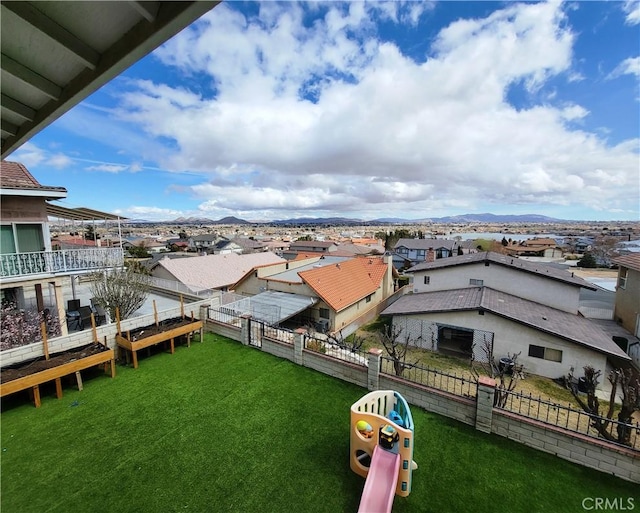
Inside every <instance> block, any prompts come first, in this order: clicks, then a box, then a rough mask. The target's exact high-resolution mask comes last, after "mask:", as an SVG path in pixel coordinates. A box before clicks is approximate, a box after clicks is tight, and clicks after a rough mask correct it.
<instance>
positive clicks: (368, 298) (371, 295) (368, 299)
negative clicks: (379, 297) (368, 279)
mask: <svg viewBox="0 0 640 513" xmlns="http://www.w3.org/2000/svg"><path fill="white" fill-rule="evenodd" d="M372 297H373V294H369V295H368V296H367V300H366V302H367V303H371V298H372Z"/></svg>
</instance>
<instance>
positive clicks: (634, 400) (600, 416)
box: [565, 365, 640, 445]
mask: <svg viewBox="0 0 640 513" xmlns="http://www.w3.org/2000/svg"><path fill="white" fill-rule="evenodd" d="M583 370H584V387H585V393H586V395H587V397H586V401H585V400H584V398H583V397H581V396H580V395H579V391H578V385H577V383H578V382H577V381H576V380H575V379H574V377H573V373H572V372H570V373H569V374H568V375H567V377H566V379H565V383H566V385H567V387H568V388H569V390H570V391H571V395H573V397H574V398H575V400H576V401H577V402H578V404H579V405H580V407H581V408H582V409H583V410H584V411H585V412H587V413H588V414H589V415H590V416H591V426H592V427H593V428H594V429H595V430H596V431H597V432H598V434H599V435H600V436H601V437H602V438H604V439H605V440H610V441H612V442H618V443H620V444H624V445H631V431H632V429H633V427H632V425H631V422H632V417H633V414H634V413H635V412H636V411H640V380H639V379H638V378H635V377H634V376H633V373H632V372H631V369H614V370H612V371H611V372H610V373H609V376H608V378H609V383H611V395H610V396H609V409H608V410H607V412H606V414H605V413H604V412H603V413H601V412H600V401H599V400H598V397H597V396H596V387H597V386H598V383H599V378H600V376H601V374H602V371H600V370H599V369H598V370H596V369H594V368H593V367H592V366H591V365H587V366H586V367H583ZM618 389H620V391H621V392H622V405H621V407H620V411H619V412H618V419H617V420H618V425H617V427H616V432H615V434H614V433H613V431H612V430H610V429H609V424H611V420H612V419H613V415H614V412H615V401H616V397H617V393H618Z"/></svg>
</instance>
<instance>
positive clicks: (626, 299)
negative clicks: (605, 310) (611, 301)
mask: <svg viewBox="0 0 640 513" xmlns="http://www.w3.org/2000/svg"><path fill="white" fill-rule="evenodd" d="M613 263H614V264H616V265H617V266H618V283H617V287H616V299H615V306H614V310H613V317H614V319H615V320H616V321H617V322H618V323H620V324H621V325H622V326H623V327H624V328H625V329H626V330H627V331H628V332H629V333H633V334H634V335H635V336H636V337H639V338H640V253H629V254H627V255H623V256H620V257H618V258H615V259H614V260H613Z"/></svg>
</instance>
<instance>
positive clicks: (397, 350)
mask: <svg viewBox="0 0 640 513" xmlns="http://www.w3.org/2000/svg"><path fill="white" fill-rule="evenodd" d="M378 336H379V337H380V342H381V343H382V346H383V347H384V349H385V351H386V352H387V354H388V355H389V358H391V360H392V361H393V370H394V372H395V373H396V376H402V373H403V372H404V370H405V369H406V368H408V367H411V366H412V365H415V364H416V363H418V360H416V361H415V362H413V363H409V364H408V363H406V361H407V353H408V351H409V346H411V345H415V344H416V343H417V342H418V341H419V340H420V339H421V338H422V337H421V336H420V337H414V336H412V335H411V334H410V333H404V328H401V327H399V326H397V325H388V324H387V325H385V326H384V328H383V329H382V331H380V332H379V334H378Z"/></svg>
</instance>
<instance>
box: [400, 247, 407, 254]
mask: <svg viewBox="0 0 640 513" xmlns="http://www.w3.org/2000/svg"><path fill="white" fill-rule="evenodd" d="M398 254H399V255H406V254H407V248H405V247H404V246H402V247H399V248H398Z"/></svg>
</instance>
